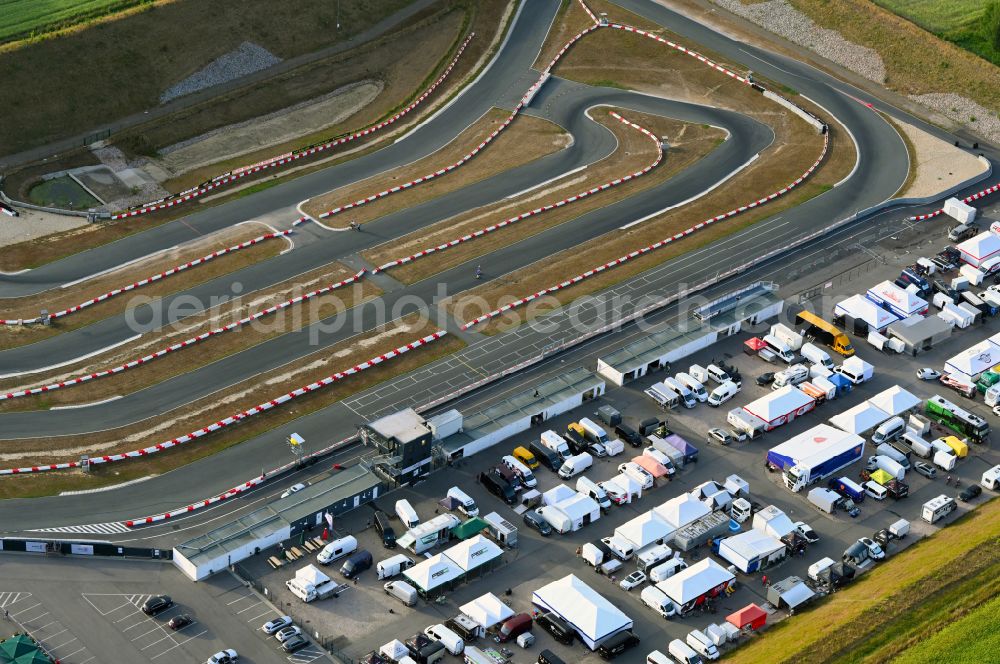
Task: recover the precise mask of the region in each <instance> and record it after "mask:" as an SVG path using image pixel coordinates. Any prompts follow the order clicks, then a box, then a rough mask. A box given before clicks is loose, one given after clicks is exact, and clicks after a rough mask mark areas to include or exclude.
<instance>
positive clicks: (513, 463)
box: [500, 454, 538, 489]
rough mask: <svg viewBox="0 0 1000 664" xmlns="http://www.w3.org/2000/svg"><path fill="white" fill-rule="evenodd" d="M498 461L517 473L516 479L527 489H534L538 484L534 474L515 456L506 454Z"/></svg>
mask: <svg viewBox="0 0 1000 664" xmlns="http://www.w3.org/2000/svg"><path fill="white" fill-rule="evenodd" d="M500 461H501V462H502V463H503V465H505V466H507V467H508V468H509V469H511V470H512V471H514V474H515V475H517V477H518V479H520V480H521V484H523V485H524V486H526V487H528V488H529V489H534V488H535V487H536V486H538V480H537V479H536V478H535V474H534V473H533V472H531V469H530V468H528V467H527V466H525V465H524V464H523V463H521V462H520V461H519V460H518V459H517V458H515V457H512V456H511V455H509V454H507V455H505V456H504V457H503V458H502V459H501V460H500Z"/></svg>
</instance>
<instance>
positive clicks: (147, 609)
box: [142, 595, 174, 616]
mask: <svg viewBox="0 0 1000 664" xmlns="http://www.w3.org/2000/svg"><path fill="white" fill-rule="evenodd" d="M173 605H174V600H172V599H170V598H169V597H167V596H166V595H155V596H153V597H150V598H149V599H147V600H146V601H145V603H144V604H143V605H142V612H143V613H145V614H146V615H147V616H155V615H156V614H158V613H163V612H164V611H166V610H167V609H169V608H170V607H172V606H173Z"/></svg>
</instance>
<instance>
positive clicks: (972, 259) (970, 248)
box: [955, 231, 1000, 267]
mask: <svg viewBox="0 0 1000 664" xmlns="http://www.w3.org/2000/svg"><path fill="white" fill-rule="evenodd" d="M955 248H956V249H958V250H959V251H960V252H962V260H963V261H965V262H966V263H968V264H969V265H971V266H973V267H979V265H980V264H981V263H982V262H983V261H985V260H988V259H990V258H993V257H994V256H996V255H997V254H1000V236H997V235H996V234H995V233H993V232H991V231H983V232H982V233H980V234H979V235H977V236H975V237H972V238H969V239H968V240H966V241H965V242H962V243H961V244H957V245H955Z"/></svg>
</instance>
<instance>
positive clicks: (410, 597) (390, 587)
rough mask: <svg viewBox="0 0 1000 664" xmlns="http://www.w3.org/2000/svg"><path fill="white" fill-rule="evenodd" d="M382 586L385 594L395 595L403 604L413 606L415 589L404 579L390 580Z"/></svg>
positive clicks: (415, 595) (415, 594) (415, 600)
mask: <svg viewBox="0 0 1000 664" xmlns="http://www.w3.org/2000/svg"><path fill="white" fill-rule="evenodd" d="M383 588H384V589H385V594H386V595H388V596H390V597H395V598H396V599H398V600H399V601H400V602H402V603H403V605H404V606H413V605H414V604H416V603H417V589H416V588H414V587H413V586H411V585H410V584H408V583H407V582H406V581H390V582H389V583H387V584H385V585H384V586H383Z"/></svg>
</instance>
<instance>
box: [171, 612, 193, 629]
mask: <svg viewBox="0 0 1000 664" xmlns="http://www.w3.org/2000/svg"><path fill="white" fill-rule="evenodd" d="M193 622H194V619H193V618H192V617H191V616H189V615H188V614H186V613H182V614H180V615H178V616H174V617H173V618H171V619H170V622H168V623H167V627H169V628H170V629H181V628H182V627H187V626H188V625H190V624H191V623H193Z"/></svg>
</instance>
